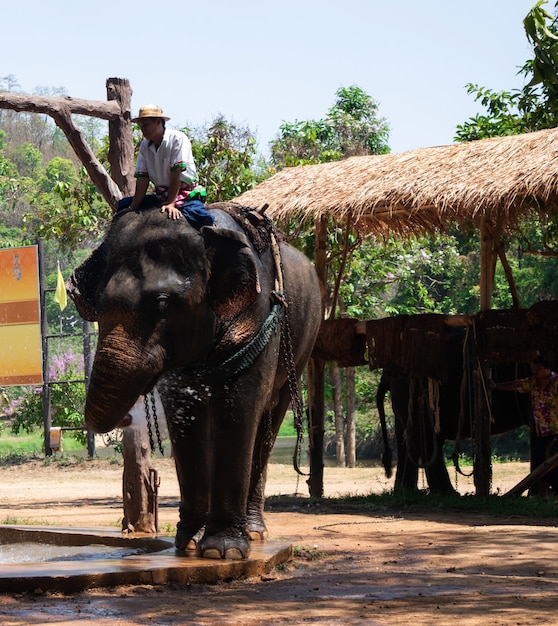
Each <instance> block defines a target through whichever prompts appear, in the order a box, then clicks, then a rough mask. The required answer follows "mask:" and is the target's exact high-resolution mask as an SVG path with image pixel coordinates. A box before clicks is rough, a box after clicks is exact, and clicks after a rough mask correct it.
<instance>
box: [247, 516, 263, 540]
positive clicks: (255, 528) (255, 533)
mask: <svg viewBox="0 0 558 626" xmlns="http://www.w3.org/2000/svg"><path fill="white" fill-rule="evenodd" d="M246 533H247V535H248V537H249V538H250V541H265V540H266V539H267V537H268V533H267V528H266V526H265V524H264V523H263V521H260V520H258V521H256V520H250V521H248V524H246Z"/></svg>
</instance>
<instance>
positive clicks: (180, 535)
mask: <svg viewBox="0 0 558 626" xmlns="http://www.w3.org/2000/svg"><path fill="white" fill-rule="evenodd" d="M159 391H160V394H161V398H162V401H163V405H164V408H165V414H166V415H167V423H168V430H169V435H170V439H171V442H172V449H173V457H174V462H175V466H176V474H177V478H178V484H179V487H180V519H179V522H178V524H177V533H176V538H175V545H176V547H177V548H178V549H179V550H193V549H196V547H197V544H198V542H199V541H200V539H201V537H202V536H203V532H204V529H205V524H206V521H207V512H208V510H209V493H210V489H211V467H212V450H213V445H212V441H211V432H210V424H209V419H208V416H207V405H208V395H209V390H208V388H207V387H205V386H197V387H196V386H195V384H194V383H193V382H192V381H191V380H189V379H185V380H184V379H183V378H182V377H180V376H179V375H177V374H175V375H173V376H167V377H165V378H164V379H163V380H161V381H160V383H159Z"/></svg>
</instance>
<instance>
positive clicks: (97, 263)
mask: <svg viewBox="0 0 558 626" xmlns="http://www.w3.org/2000/svg"><path fill="white" fill-rule="evenodd" d="M106 265H107V257H106V252H105V247H104V244H101V245H100V246H99V247H98V248H96V249H95V250H93V252H92V253H91V255H90V256H89V257H88V258H87V259H86V260H85V261H84V262H83V263H82V264H81V265H80V266H79V267H77V268H76V269H75V270H74V271H73V273H72V275H71V276H70V278H69V279H68V281H67V282H66V291H67V292H68V295H69V296H70V298H71V299H72V300H73V301H74V304H75V305H76V309H77V311H78V313H79V314H80V315H81V317H83V319H84V320H87V321H88V322H96V321H97V320H98V319H99V317H98V315H97V305H96V301H95V295H96V293H97V288H98V287H99V283H100V282H101V279H102V277H103V274H104V273H105V268H106Z"/></svg>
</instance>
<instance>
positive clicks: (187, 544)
mask: <svg viewBox="0 0 558 626" xmlns="http://www.w3.org/2000/svg"><path fill="white" fill-rule="evenodd" d="M204 530H205V529H204V528H199V529H197V530H192V528H189V527H188V526H187V525H186V524H185V523H184V522H178V524H177V530H176V537H175V539H174V545H175V546H176V549H177V550H195V549H196V548H197V546H198V543H199V542H200V541H201V538H202V537H203V532H204Z"/></svg>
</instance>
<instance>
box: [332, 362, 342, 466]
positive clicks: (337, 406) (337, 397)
mask: <svg viewBox="0 0 558 626" xmlns="http://www.w3.org/2000/svg"><path fill="white" fill-rule="evenodd" d="M329 379H330V382H331V386H332V388H333V413H334V415H335V458H336V460H337V467H345V418H344V416H343V384H342V382H341V370H340V369H339V366H338V365H337V363H335V362H332V363H330V365H329Z"/></svg>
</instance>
